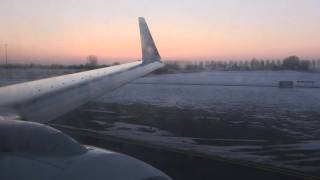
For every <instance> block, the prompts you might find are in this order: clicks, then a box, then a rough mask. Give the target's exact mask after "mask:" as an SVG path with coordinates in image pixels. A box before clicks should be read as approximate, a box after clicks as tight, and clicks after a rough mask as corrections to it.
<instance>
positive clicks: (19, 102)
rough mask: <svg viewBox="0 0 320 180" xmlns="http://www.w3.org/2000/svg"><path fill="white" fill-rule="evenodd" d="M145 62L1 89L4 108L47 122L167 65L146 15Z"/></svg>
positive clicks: (142, 24)
mask: <svg viewBox="0 0 320 180" xmlns="http://www.w3.org/2000/svg"><path fill="white" fill-rule="evenodd" d="M139 26H140V36H141V46H142V61H137V62H132V63H127V64H122V65H117V66H112V67H107V68H101V69H97V70H91V71H86V72H80V73H75V74H70V75H64V76H58V77H53V78H48V79H43V80H37V81H31V82H26V83H20V84H15V85H10V86H5V87H1V88H0V113H1V109H12V110H17V112H18V113H19V114H20V115H21V117H22V118H23V119H26V120H28V121H35V122H39V123H47V122H49V121H50V120H53V119H55V118H57V117H59V116H61V115H62V114H64V113H66V112H68V111H71V110H73V109H75V108H77V107H78V106H81V105H83V104H85V103H87V102H89V101H91V100H93V99H95V98H98V97H100V96H102V95H104V94H106V93H107V92H110V91H112V90H114V89H116V88H118V87H120V86H122V85H125V84H127V83H129V82H130V81H132V80H135V79H137V78H139V77H141V76H144V75H146V74H148V73H150V72H152V71H154V70H156V69H158V68H161V67H163V66H164V64H163V63H162V62H161V61H160V55H159V53H158V50H157V48H156V46H155V43H154V41H153V38H152V36H151V33H150V31H149V28H148V26H147V24H146V22H145V20H144V18H139Z"/></svg>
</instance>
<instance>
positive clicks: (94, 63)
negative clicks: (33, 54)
mask: <svg viewBox="0 0 320 180" xmlns="http://www.w3.org/2000/svg"><path fill="white" fill-rule="evenodd" d="M119 64H120V63H119V62H114V63H111V64H99V61H98V57H97V56H96V55H89V56H87V57H86V63H84V64H72V65H63V64H49V65H46V64H35V63H30V64H1V65H0V68H7V69H16V68H19V69H30V68H39V69H75V70H79V71H84V70H90V69H98V68H103V67H109V66H113V65H119Z"/></svg>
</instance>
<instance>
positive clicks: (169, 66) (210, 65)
mask: <svg viewBox="0 0 320 180" xmlns="http://www.w3.org/2000/svg"><path fill="white" fill-rule="evenodd" d="M211 70H220V71H257V70H270V71H280V70H294V71H320V59H319V60H302V59H300V58H299V57H298V56H290V57H287V58H285V59H283V60H264V59H252V60H244V61H239V60H238V61H233V60H230V61H214V60H212V61H194V62H184V63H181V62H179V61H176V62H172V61H169V62H166V66H165V67H164V68H162V69H160V70H158V71H157V72H156V73H174V72H200V71H211Z"/></svg>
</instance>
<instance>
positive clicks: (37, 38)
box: [0, 0, 320, 63]
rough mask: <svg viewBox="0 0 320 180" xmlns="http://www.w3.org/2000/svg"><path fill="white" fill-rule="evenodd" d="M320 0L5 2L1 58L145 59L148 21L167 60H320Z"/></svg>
mask: <svg viewBox="0 0 320 180" xmlns="http://www.w3.org/2000/svg"><path fill="white" fill-rule="evenodd" d="M319 7H320V1H318V0H305V1H301V0H279V1H278V2H277V3H274V2H271V1H257V0H227V1H223V0H216V1H214V0H203V1H200V2H199V1H197V0H183V1H181V0H153V1H150V0H140V1H135V0H118V1H116V0H111V1H105V0H91V1H90V0H56V1H49V0H32V1H21V0H2V1H1V2H0V11H1V12H2V14H3V15H2V16H1V17H0V26H1V27H2V29H1V30H2V31H1V34H0V45H1V46H0V55H1V59H0V61H2V60H3V54H4V53H3V50H4V48H3V44H4V43H7V44H9V57H10V59H12V60H14V62H15V63H17V62H22V63H23V62H27V63H29V62H34V63H83V62H84V61H85V58H86V56H87V55H90V54H95V55H97V56H98V57H99V59H100V61H102V62H103V63H104V62H106V61H108V60H109V61H111V60H113V61H124V60H135V59H140V56H141V52H140V39H139V38H140V37H139V30H138V22H137V18H138V17H139V16H143V17H145V18H146V20H147V22H148V24H149V26H150V29H151V31H152V34H153V37H154V39H155V41H156V44H157V46H158V49H159V52H160V54H161V56H162V57H163V59H177V60H179V59H183V60H197V59H202V60H204V59H219V60H226V59H235V60H241V59H251V58H264V59H266V58H268V59H282V58H284V57H287V56H290V55H297V56H300V57H301V58H308V59H319V58H320V35H318V33H319V32H320V21H319V19H320V11H319Z"/></svg>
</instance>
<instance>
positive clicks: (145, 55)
mask: <svg viewBox="0 0 320 180" xmlns="http://www.w3.org/2000/svg"><path fill="white" fill-rule="evenodd" d="M139 27H140V38H141V49H142V64H149V63H153V62H156V61H160V60H161V57H160V55H159V52H158V49H157V47H156V45H155V43H154V41H153V38H152V36H151V33H150V31H149V28H148V25H147V23H146V21H145V19H144V18H143V17H139Z"/></svg>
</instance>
